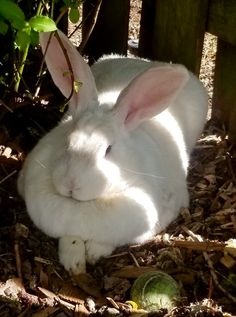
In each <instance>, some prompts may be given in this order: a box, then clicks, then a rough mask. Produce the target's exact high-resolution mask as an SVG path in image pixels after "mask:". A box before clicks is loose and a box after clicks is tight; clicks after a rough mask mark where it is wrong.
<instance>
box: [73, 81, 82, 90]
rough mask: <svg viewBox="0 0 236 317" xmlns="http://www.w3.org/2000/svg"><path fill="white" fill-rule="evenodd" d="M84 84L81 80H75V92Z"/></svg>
mask: <svg viewBox="0 0 236 317" xmlns="http://www.w3.org/2000/svg"><path fill="white" fill-rule="evenodd" d="M82 85H83V83H82V82H81V81H76V80H74V91H75V93H78V92H79V90H80V87H81V86H82Z"/></svg>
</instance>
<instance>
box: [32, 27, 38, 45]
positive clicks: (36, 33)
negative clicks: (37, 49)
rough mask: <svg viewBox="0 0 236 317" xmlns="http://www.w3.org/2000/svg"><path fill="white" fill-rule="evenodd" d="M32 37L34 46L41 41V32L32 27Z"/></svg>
mask: <svg viewBox="0 0 236 317" xmlns="http://www.w3.org/2000/svg"><path fill="white" fill-rule="evenodd" d="M30 38H31V44H32V45H33V46H36V45H38V43H39V33H38V32H36V31H34V30H33V29H31V33H30Z"/></svg>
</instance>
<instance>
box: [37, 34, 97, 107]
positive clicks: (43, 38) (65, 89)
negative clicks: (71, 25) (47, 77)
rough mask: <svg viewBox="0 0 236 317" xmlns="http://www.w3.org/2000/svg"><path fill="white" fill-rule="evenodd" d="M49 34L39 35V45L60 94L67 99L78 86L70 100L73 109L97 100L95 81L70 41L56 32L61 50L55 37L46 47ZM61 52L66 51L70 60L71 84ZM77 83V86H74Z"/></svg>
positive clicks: (63, 54)
mask: <svg viewBox="0 0 236 317" xmlns="http://www.w3.org/2000/svg"><path fill="white" fill-rule="evenodd" d="M50 34H51V33H40V44H41V47H42V51H43V52H45V50H46V47H47V46H48V47H47V52H46V55H45V60H46V64H47V67H48V70H49V72H50V74H51V76H52V79H53V81H54V83H55V85H56V86H57V87H58V88H59V89H60V90H61V92H62V94H63V95H64V96H65V97H66V98H68V97H69V96H70V94H71V91H72V88H73V89H74V86H80V83H81V84H82V85H81V87H79V89H78V92H76V91H74V93H73V96H72V98H71V99H70V105H71V106H73V107H79V108H85V107H86V106H88V105H89V104H90V103H91V101H93V100H94V99H97V91H96V86H95V81H94V78H93V75H92V73H91V70H90V68H89V66H88V65H87V64H86V63H85V61H84V59H83V57H82V56H81V55H80V54H79V52H78V51H77V50H76V48H75V47H74V46H73V45H72V43H71V42H70V40H69V39H68V38H67V37H66V36H65V34H63V33H62V32H61V31H58V35H59V36H60V39H61V42H62V44H63V48H62V47H61V45H60V43H59V41H58V40H57V38H56V37H55V36H52V37H51V39H50V42H49V45H48V40H49V37H50ZM63 50H66V52H67V56H68V58H69V60H70V64H71V68H72V72H73V76H74V81H75V82H74V83H73V82H72V76H71V71H70V68H69V65H68V61H67V59H66V57H65V53H64V51H63ZM76 83H78V84H79V85H76Z"/></svg>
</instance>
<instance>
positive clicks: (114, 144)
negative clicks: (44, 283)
mask: <svg viewBox="0 0 236 317" xmlns="http://www.w3.org/2000/svg"><path fill="white" fill-rule="evenodd" d="M58 36H59V37H60V41H58V39H57V38H56V37H55V36H52V37H51V39H50V42H49V44H48V40H49V37H50V34H49V33H41V34H40V43H41V46H42V50H43V52H45V49H46V47H47V51H46V55H45V60H46V63H47V67H48V69H49V71H50V73H51V76H52V78H53V80H54V82H55V84H56V85H57V86H58V87H59V89H60V90H61V92H62V93H63V94H64V96H66V97H69V96H70V94H71V91H73V95H72V98H71V99H70V112H71V113H72V120H71V121H70V123H69V125H68V126H67V132H66V134H65V135H66V140H65V142H66V146H65V149H62V150H61V151H60V152H59V153H55V161H54V160H53V165H54V166H53V171H52V181H53V184H54V186H55V188H56V190H57V191H58V192H59V193H60V194H61V195H63V196H68V197H72V198H74V199H76V200H79V201H87V200H92V199H96V198H99V197H104V196H106V195H115V194H116V193H118V192H119V191H121V190H123V189H124V188H125V186H127V180H125V179H123V177H122V173H121V170H120V167H119V162H118V161H119V160H118V158H119V157H121V156H122V157H124V156H125V155H127V153H126V150H125V144H126V145H127V146H128V147H130V143H129V142H127V140H128V139H129V135H130V134H132V133H133V132H134V129H136V128H137V127H138V126H139V125H140V123H141V122H142V121H144V120H146V119H149V118H152V117H153V116H155V115H157V114H158V113H160V112H161V111H163V110H164V109H166V107H167V106H168V105H169V104H170V103H171V102H173V100H174V99H175V98H176V96H177V94H178V93H179V91H180V90H181V89H182V87H183V86H184V85H185V84H186V82H187V81H188V78H189V75H188V71H187V70H186V69H185V68H184V67H181V66H179V67H172V66H163V67H154V68H150V69H148V70H147V71H145V72H143V73H142V74H140V75H138V76H137V77H136V78H134V79H133V80H132V81H131V82H130V84H129V85H128V86H127V87H125V88H124V89H123V91H121V92H119V93H118V94H117V92H116V87H114V89H112V90H111V91H107V94H105V95H106V96H105V95H104V93H103V95H99V94H98V92H97V89H96V84H95V80H94V77H93V75H92V72H91V70H90V68H89V66H88V65H87V64H86V63H85V61H84V60H83V58H82V57H81V56H80V54H79V53H78V51H77V50H76V49H75V47H73V45H72V44H71V43H70V41H69V40H68V39H67V37H66V36H65V35H64V34H63V33H61V32H58ZM65 51H66V52H67V53H66V55H67V57H66V56H65ZM68 59H69V60H70V64H71V67H69V65H68ZM71 72H73V76H71ZM73 80H74V81H75V82H81V87H80V88H79V90H78V91H77V90H76V89H74V90H72V89H73V87H74V83H73ZM117 96H118V98H117ZM131 147H132V146H131ZM127 152H130V148H129V150H127ZM127 159H129V158H128V157H127Z"/></svg>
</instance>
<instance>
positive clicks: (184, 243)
mask: <svg viewBox="0 0 236 317" xmlns="http://www.w3.org/2000/svg"><path fill="white" fill-rule="evenodd" d="M185 232H186V231H185ZM187 233H188V232H187ZM153 243H154V244H156V245H158V246H160V247H164V246H171V247H178V248H186V249H191V250H199V251H222V252H223V251H227V248H228V246H227V242H220V241H214V240H204V241H197V240H186V239H185V240H184V239H178V238H173V237H170V236H169V235H168V234H162V235H158V236H156V237H155V238H154V239H151V240H149V241H147V242H146V243H144V244H142V245H131V246H130V248H131V249H136V248H139V247H140V246H142V247H143V246H144V247H145V246H148V245H151V244H153ZM125 254H127V252H126V253H125ZM123 255H124V253H121V254H118V255H116V254H114V255H112V256H110V257H116V256H117V257H118V256H123Z"/></svg>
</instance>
